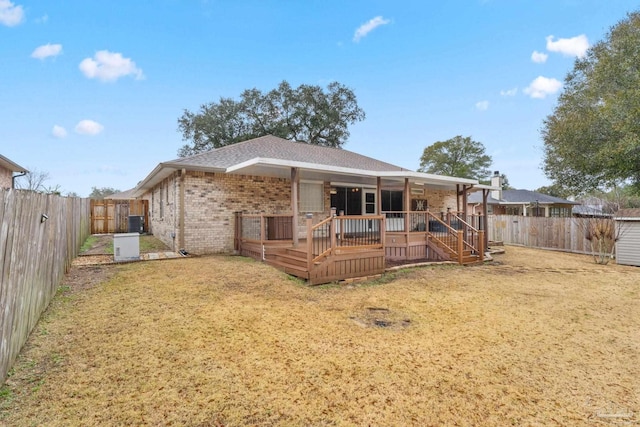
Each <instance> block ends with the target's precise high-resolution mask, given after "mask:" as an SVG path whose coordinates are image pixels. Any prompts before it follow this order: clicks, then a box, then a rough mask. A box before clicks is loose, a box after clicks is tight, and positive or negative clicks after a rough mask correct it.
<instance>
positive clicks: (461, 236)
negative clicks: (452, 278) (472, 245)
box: [456, 230, 464, 264]
mask: <svg viewBox="0 0 640 427" xmlns="http://www.w3.org/2000/svg"><path fill="white" fill-rule="evenodd" d="M456 233H457V234H458V264H462V259H463V257H464V232H463V231H462V230H458V231H457V232H456Z"/></svg>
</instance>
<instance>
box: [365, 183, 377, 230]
mask: <svg viewBox="0 0 640 427" xmlns="http://www.w3.org/2000/svg"><path fill="white" fill-rule="evenodd" d="M377 213H378V212H377V204H376V190H370V189H367V188H365V189H364V191H363V192H362V215H375V214H377ZM366 227H367V229H368V231H378V222H377V221H373V220H367V224H366Z"/></svg>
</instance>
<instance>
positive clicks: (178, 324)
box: [0, 247, 640, 426]
mask: <svg viewBox="0 0 640 427" xmlns="http://www.w3.org/2000/svg"><path fill="white" fill-rule="evenodd" d="M96 268H98V267H94V269H96ZM99 269H100V272H101V274H107V273H109V272H112V273H113V274H112V278H111V279H110V280H109V281H106V282H102V283H100V284H98V285H96V286H93V287H89V286H86V284H85V286H84V289H82V290H77V289H76V287H75V286H74V287H73V289H71V290H68V291H67V292H64V293H62V294H61V295H60V296H59V297H58V298H57V299H56V301H55V303H54V305H53V306H52V308H51V309H50V310H49V311H48V313H47V315H46V317H45V318H44V319H43V320H42V321H41V323H40V324H39V325H38V327H37V329H36V331H35V332H34V334H33V335H32V337H31V338H30V340H29V343H28V345H27V347H26V348H25V350H24V351H23V353H22V354H21V356H20V358H19V360H18V362H17V364H16V367H15V369H14V372H13V374H12V376H11V377H10V378H9V380H8V383H7V385H6V386H5V387H4V388H3V389H2V393H1V394H2V396H3V398H2V402H1V405H2V411H1V412H0V423H5V424H7V425H18V426H29V425H196V426H198V425H201V426H207V425H214V426H218V425H225V426H226V425H228V426H238V425H339V426H342V425H501V426H502V425H510V424H511V425H612V424H613V423H614V422H629V423H638V422H639V421H640V418H639V417H638V415H637V414H638V413H639V412H640V403H639V402H640V360H639V359H640V333H639V332H638V331H640V280H639V278H640V269H638V268H632V267H624V266H617V265H608V266H600V265H596V264H594V263H593V261H592V260H591V258H590V257H587V256H578V255H569V254H563V253H555V252H544V251H536V250H530V249H524V248H516V247H508V248H507V253H506V254H505V255H500V256H498V257H497V261H496V262H495V263H494V264H493V265H484V266H476V267H457V266H456V267H451V266H439V267H429V268H420V269H415V270H411V271H405V272H401V273H397V274H396V276H395V277H394V278H393V280H389V278H388V277H385V278H384V279H383V280H379V281H378V282H373V283H371V282H370V283H363V284H359V285H355V286H335V285H334V286H324V287H315V288H310V287H307V286H305V285H303V284H301V283H300V282H297V281H296V280H293V279H289V278H288V276H285V275H284V274H282V273H280V272H278V271H275V270H273V269H272V268H270V267H268V266H266V265H264V264H260V263H257V262H254V261H252V260H247V259H243V258H234V257H205V258H194V259H181V260H175V261H165V262H149V263H137V264H128V265H125V266H108V267H99ZM102 269H107V270H102ZM96 272H97V270H95V271H94V273H96ZM382 282H385V283H382ZM376 321H377V324H379V325H386V326H388V327H377V326H375V325H376ZM631 413H633V415H631ZM613 415H615V416H618V418H612V417H611V416H613Z"/></svg>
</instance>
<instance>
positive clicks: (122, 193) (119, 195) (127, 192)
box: [104, 188, 135, 200]
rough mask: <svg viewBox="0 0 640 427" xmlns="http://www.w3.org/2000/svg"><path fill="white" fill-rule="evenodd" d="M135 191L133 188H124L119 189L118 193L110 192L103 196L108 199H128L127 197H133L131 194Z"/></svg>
mask: <svg viewBox="0 0 640 427" xmlns="http://www.w3.org/2000/svg"><path fill="white" fill-rule="evenodd" d="M134 192H135V188H130V189H129V190H125V191H120V192H119V193H113V194H110V195H108V196H104V198H105V199H108V200H128V199H134V198H135V197H134V196H133V194H134Z"/></svg>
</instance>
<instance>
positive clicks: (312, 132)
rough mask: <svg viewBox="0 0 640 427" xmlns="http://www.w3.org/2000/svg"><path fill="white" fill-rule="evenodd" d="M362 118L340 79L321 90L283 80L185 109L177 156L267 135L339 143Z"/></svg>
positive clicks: (180, 127) (354, 99) (180, 120)
mask: <svg viewBox="0 0 640 427" xmlns="http://www.w3.org/2000/svg"><path fill="white" fill-rule="evenodd" d="M364 118H365V113H364V111H363V110H362V109H361V108H360V107H358V103H357V101H356V96H355V94H354V93H353V92H352V91H351V89H349V88H347V87H346V86H344V85H341V84H340V83H337V82H333V83H330V84H329V85H328V86H327V90H326V91H325V90H323V88H321V87H320V86H312V85H300V86H298V87H297V88H296V89H293V88H291V86H290V85H289V83H287V82H286V81H283V82H282V83H280V85H279V86H278V87H277V88H276V89H273V90H271V91H270V92H267V93H262V92H261V91H260V90H258V89H255V88H254V89H248V90H245V91H244V92H242V94H241V95H240V100H238V101H236V100H234V99H231V98H220V101H219V102H211V103H208V104H203V105H201V106H200V110H199V111H198V112H195V113H194V112H191V111H189V110H184V113H183V114H182V117H180V118H179V119H178V130H179V131H180V132H182V138H183V140H185V141H189V143H187V144H186V145H184V146H183V147H182V148H181V149H180V150H179V151H178V155H179V156H180V157H185V156H190V155H193V154H197V153H201V152H204V151H208V150H211V149H213V148H219V147H223V146H225V145H230V144H234V143H237V142H241V141H245V140H247V139H251V138H257V137H260V136H265V135H275V136H278V137H281V138H285V139H291V140H294V141H301V142H306V143H308V144H315V145H323V146H328V147H340V146H342V145H343V144H344V143H345V142H346V140H347V138H348V137H349V130H348V126H349V125H350V124H353V123H356V122H359V121H362V120H364Z"/></svg>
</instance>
